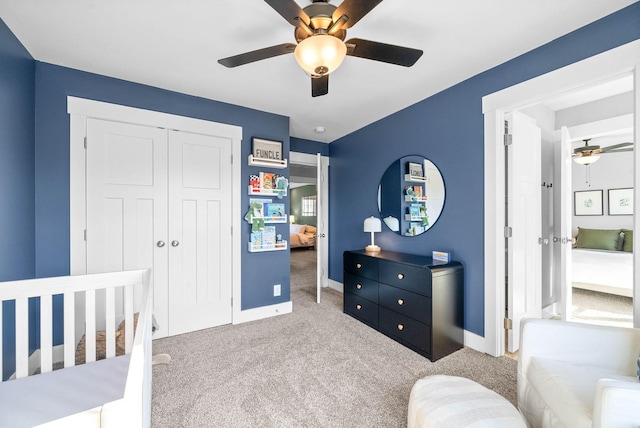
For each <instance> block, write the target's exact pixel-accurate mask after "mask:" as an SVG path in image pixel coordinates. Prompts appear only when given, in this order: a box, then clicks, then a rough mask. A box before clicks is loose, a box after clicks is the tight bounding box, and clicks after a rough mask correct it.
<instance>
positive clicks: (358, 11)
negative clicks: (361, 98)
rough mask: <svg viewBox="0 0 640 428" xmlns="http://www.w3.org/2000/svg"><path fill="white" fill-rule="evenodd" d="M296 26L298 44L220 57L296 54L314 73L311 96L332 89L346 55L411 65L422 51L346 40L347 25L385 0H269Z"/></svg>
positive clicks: (240, 59) (231, 62)
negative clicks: (333, 0) (303, 2)
mask: <svg viewBox="0 0 640 428" xmlns="http://www.w3.org/2000/svg"><path fill="white" fill-rule="evenodd" d="M265 1H266V2H267V4H269V6H271V7H272V8H273V9H275V11H276V12H278V13H279V14H280V15H281V16H282V17H283V18H284V19H286V20H287V22H289V23H290V24H291V25H293V26H294V27H295V30H294V36H295V39H296V41H297V42H298V44H297V45H296V44H294V43H283V44H281V45H276V46H270V47H267V48H263V49H258V50H255V51H251V52H246V53H243V54H240V55H235V56H231V57H228V58H223V59H220V60H218V62H219V63H220V64H222V65H224V66H225V67H237V66H239V65H244V64H248V63H251V62H255V61H260V60H263V59H267V58H272V57H275V56H279V55H284V54H289V53H294V55H295V57H296V61H297V62H298V64H299V65H300V67H302V68H303V69H304V70H305V71H306V72H307V73H308V74H309V75H311V95H312V96H314V97H317V96H320V95H326V94H327V93H328V92H329V74H330V73H331V72H333V71H335V70H336V69H337V68H338V67H339V66H340V64H342V61H343V60H344V58H345V56H346V55H349V56H356V57H359V58H365V59H371V60H374V61H382V62H386V63H389V64H396V65H402V66H405V67H411V66H412V65H413V64H415V62H416V61H417V60H418V59H419V58H420V57H421V56H422V51H421V50H418V49H411V48H407V47H403V46H395V45H389V44H386V43H379V42H373V41H371V40H364V39H358V38H353V39H349V40H347V41H344V39H345V38H346V35H347V31H346V30H347V28H350V27H352V26H353V25H355V24H356V23H357V22H358V21H359V20H360V19H362V18H363V17H364V16H365V15H366V14H367V13H369V12H370V11H371V10H372V9H373V8H374V7H376V6H377V5H378V4H379V3H380V2H381V1H382V0H344V1H343V2H342V3H341V4H340V6H338V7H336V6H333V5H331V4H329V0H312V3H311V4H310V5H308V6H306V7H305V8H304V9H302V8H300V6H298V4H297V3H296V2H295V1H294V0H265Z"/></svg>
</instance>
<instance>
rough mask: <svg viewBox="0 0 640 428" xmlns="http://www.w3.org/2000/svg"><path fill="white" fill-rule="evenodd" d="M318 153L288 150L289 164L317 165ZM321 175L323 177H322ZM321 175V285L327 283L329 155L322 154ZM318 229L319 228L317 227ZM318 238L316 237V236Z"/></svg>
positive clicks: (319, 270) (326, 284) (319, 268)
mask: <svg viewBox="0 0 640 428" xmlns="http://www.w3.org/2000/svg"><path fill="white" fill-rule="evenodd" d="M317 156H318V155H310V154H307V153H299V152H289V164H292V163H294V164H299V165H307V166H316V165H318V157H317ZM322 177H323V178H322ZM322 177H321V178H320V183H321V186H320V189H317V190H316V191H319V192H320V199H321V200H322V201H323V204H322V207H321V208H322V218H323V219H324V234H325V237H324V238H322V239H324V240H325V241H324V244H323V245H319V246H318V248H319V249H320V250H321V251H322V254H321V256H322V266H318V267H317V268H318V272H322V273H321V283H322V287H323V288H324V287H327V286H328V285H329V279H328V278H329V157H328V156H322ZM318 230H320V228H318ZM316 239H318V238H316Z"/></svg>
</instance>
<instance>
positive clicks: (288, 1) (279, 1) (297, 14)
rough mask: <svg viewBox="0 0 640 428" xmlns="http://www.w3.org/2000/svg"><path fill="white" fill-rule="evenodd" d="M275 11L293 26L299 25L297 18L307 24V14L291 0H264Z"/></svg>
mask: <svg viewBox="0 0 640 428" xmlns="http://www.w3.org/2000/svg"><path fill="white" fill-rule="evenodd" d="M264 1H265V2H267V4H268V5H269V6H271V7H272V8H273V9H274V10H275V11H276V12H278V13H279V14H280V15H281V16H282V17H283V18H284V19H286V20H287V22H288V23H289V24H291V25H293V26H294V27H297V26H298V25H299V23H298V19H299V20H300V21H303V22H304V23H305V24H307V25H308V24H309V16H308V15H307V14H306V12H305V11H304V10H302V9H301V8H300V6H298V4H297V3H296V2H295V1H293V0H264Z"/></svg>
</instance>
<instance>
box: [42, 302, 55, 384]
mask: <svg viewBox="0 0 640 428" xmlns="http://www.w3.org/2000/svg"><path fill="white" fill-rule="evenodd" d="M52 302H53V299H52V297H51V296H50V295H48V296H42V297H40V373H47V372H50V371H51V370H53V327H52V323H53V307H52Z"/></svg>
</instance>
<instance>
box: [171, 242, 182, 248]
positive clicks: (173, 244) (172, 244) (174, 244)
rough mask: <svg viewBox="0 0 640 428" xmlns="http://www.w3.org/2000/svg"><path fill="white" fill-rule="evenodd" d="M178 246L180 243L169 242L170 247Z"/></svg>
mask: <svg viewBox="0 0 640 428" xmlns="http://www.w3.org/2000/svg"><path fill="white" fill-rule="evenodd" d="M178 245H180V241H171V246H172V247H177V246H178Z"/></svg>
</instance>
